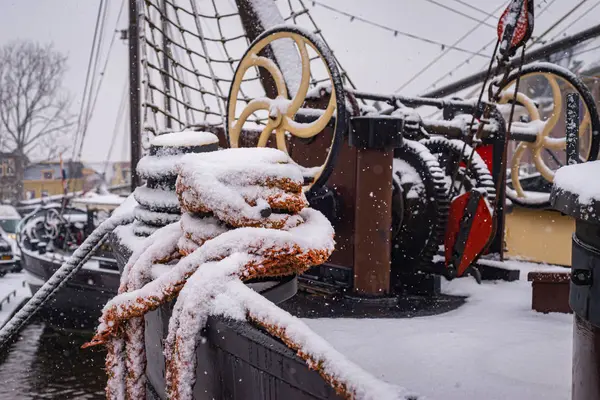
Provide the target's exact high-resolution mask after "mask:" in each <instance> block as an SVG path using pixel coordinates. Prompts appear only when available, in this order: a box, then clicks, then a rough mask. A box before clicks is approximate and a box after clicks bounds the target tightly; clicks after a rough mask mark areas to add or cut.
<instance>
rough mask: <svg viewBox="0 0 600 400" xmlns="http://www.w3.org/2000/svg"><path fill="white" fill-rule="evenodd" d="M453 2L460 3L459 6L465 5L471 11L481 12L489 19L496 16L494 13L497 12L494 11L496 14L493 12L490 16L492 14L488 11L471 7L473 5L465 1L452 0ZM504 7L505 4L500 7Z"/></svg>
mask: <svg viewBox="0 0 600 400" xmlns="http://www.w3.org/2000/svg"><path fill="white" fill-rule="evenodd" d="M452 1H454V2H456V3H458V4H462V5H463V6H465V7H469V8H470V9H472V10H475V11H479V12H480V13H482V14H485V15H486V16H488V17H493V16H494V13H495V12H496V11H494V12H492V13H491V14H490V13H488V12H487V11H485V10H482V9H481V8H478V7H475V6H474V5H471V4H469V3H467V2H465V1H463V0H452ZM503 5H504V4H502V5H501V6H500V7H502V6H503ZM500 7H498V9H500Z"/></svg>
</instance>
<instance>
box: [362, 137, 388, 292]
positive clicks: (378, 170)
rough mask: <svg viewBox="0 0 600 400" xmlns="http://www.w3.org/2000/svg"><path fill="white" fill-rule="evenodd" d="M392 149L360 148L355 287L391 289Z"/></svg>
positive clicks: (372, 289)
mask: <svg viewBox="0 0 600 400" xmlns="http://www.w3.org/2000/svg"><path fill="white" fill-rule="evenodd" d="M393 159H394V152H393V150H388V151H382V150H378V149H365V148H358V151H357V164H356V209H355V221H356V222H355V233H354V290H355V291H356V292H357V293H358V294H362V295H368V296H383V295H387V294H388V293H389V292H390V268H391V261H392V260H391V250H392V248H391V239H392V237H391V228H392V191H393V186H392V175H393V171H392V163H393Z"/></svg>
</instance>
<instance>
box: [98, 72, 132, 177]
mask: <svg viewBox="0 0 600 400" xmlns="http://www.w3.org/2000/svg"><path fill="white" fill-rule="evenodd" d="M128 88H129V84H128V82H127V79H126V80H125V84H124V85H123V92H122V93H121V102H120V103H119V108H118V110H117V118H116V119H115V125H114V127H113V132H112V137H111V139H110V145H109V146H108V154H107V155H106V161H105V162H104V171H103V175H104V176H106V171H107V170H108V160H109V159H110V156H111V155H112V152H113V149H114V146H115V141H116V139H117V136H118V135H117V134H118V132H119V126H120V125H121V122H122V120H123V115H124V111H125V108H126V103H127V93H128V90H127V89H128Z"/></svg>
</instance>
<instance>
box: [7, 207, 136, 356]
mask: <svg viewBox="0 0 600 400" xmlns="http://www.w3.org/2000/svg"><path fill="white" fill-rule="evenodd" d="M133 219H134V217H133V213H122V214H118V215H113V216H111V217H110V218H108V219H107V220H105V221H104V222H102V223H101V224H100V225H99V226H98V227H97V228H96V229H94V231H93V232H92V233H91V234H90V235H89V236H88V237H87V239H86V240H85V241H84V242H83V243H82V244H81V246H79V248H77V250H75V252H74V253H73V255H72V256H71V257H70V258H69V259H68V260H67V261H66V262H65V263H64V264H63V265H61V266H60V268H59V269H58V270H57V271H56V272H55V273H54V274H53V275H52V276H51V277H50V279H48V280H47V281H46V282H45V283H44V285H43V286H42V287H41V288H40V289H39V290H38V291H37V292H36V293H35V295H33V296H32V298H31V299H30V300H29V301H28V302H27V304H25V305H24V306H23V307H22V308H21V309H20V310H19V311H18V312H17V313H16V314H15V315H14V316H13V317H12V318H11V319H10V320H9V321H8V322H7V323H6V325H4V326H3V327H2V329H1V330H0V348H2V347H3V346H4V345H5V344H6V343H7V342H8V340H9V339H10V338H11V337H12V336H13V335H15V334H16V333H17V332H19V330H20V329H21V328H22V327H23V326H24V325H25V324H26V323H27V321H28V320H29V319H30V318H31V317H32V316H33V315H34V314H35V313H36V312H37V311H38V310H39V309H40V308H41V307H42V306H43V305H44V304H45V303H46V302H47V301H48V300H50V299H51V298H52V296H54V294H55V293H56V292H57V291H58V290H59V289H60V288H61V287H62V286H63V285H64V284H65V283H67V281H68V280H69V279H71V278H72V277H73V275H75V273H77V272H78V271H79V270H80V269H81V267H82V266H83V265H84V264H85V263H86V262H87V261H88V260H89V258H90V257H91V256H92V254H93V253H94V251H95V250H96V249H98V248H99V247H100V246H101V245H102V242H103V241H104V239H105V238H106V235H107V234H108V233H110V232H112V231H113V230H114V229H115V228H116V227H118V226H120V225H125V224H128V223H131V222H133Z"/></svg>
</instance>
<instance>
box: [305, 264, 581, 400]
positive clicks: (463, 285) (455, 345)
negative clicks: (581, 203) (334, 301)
mask: <svg viewBox="0 0 600 400" xmlns="http://www.w3.org/2000/svg"><path fill="white" fill-rule="evenodd" d="M513 264H514V267H518V268H519V269H520V270H521V280H520V281H517V282H510V283H509V282H499V281H498V282H484V283H483V284H482V285H477V283H476V282H475V281H474V280H473V279H469V278H463V279H456V280H454V281H452V282H446V281H444V283H443V291H444V292H445V293H448V294H458V295H467V294H468V295H469V296H470V297H469V298H468V299H467V303H466V304H465V305H463V306H461V307H460V308H458V309H457V310H454V311H451V312H448V313H446V314H442V315H437V316H429V317H420V318H410V319H309V320H304V321H305V322H306V324H307V325H308V326H309V327H310V328H312V329H313V330H314V331H315V332H316V333H318V334H320V335H321V336H322V337H323V338H325V339H326V340H327V341H328V342H329V343H331V344H332V345H333V346H334V347H335V348H336V349H337V350H338V351H340V352H342V353H343V354H345V355H346V356H347V357H348V358H349V359H350V360H351V361H354V362H355V363H357V364H358V365H359V366H361V367H362V368H364V369H365V370H366V371H369V372H370V373H372V374H373V375H375V376H376V377H378V378H381V379H383V380H385V381H387V382H390V383H395V384H398V385H402V386H404V387H408V388H410V389H411V390H414V391H415V392H417V393H419V394H420V395H423V396H426V397H427V398H428V399H444V400H454V399H456V400H465V399H486V400H505V399H513V400H530V399H545V400H559V399H561V400H566V399H570V397H571V357H572V335H573V333H572V323H573V322H572V320H573V317H572V316H571V315H567V314H541V313H537V312H534V311H532V310H531V284H530V283H529V282H527V281H526V278H525V277H526V274H527V272H529V271H531V270H547V269H549V268H552V267H549V266H539V265H535V264H530V263H514V262H513ZM554 268H556V267H554ZM562 270H563V271H565V269H564V268H563V269H562ZM365 338H368V341H365Z"/></svg>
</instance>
